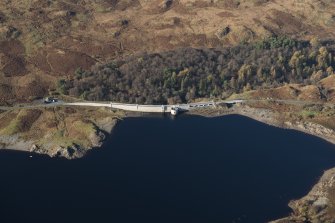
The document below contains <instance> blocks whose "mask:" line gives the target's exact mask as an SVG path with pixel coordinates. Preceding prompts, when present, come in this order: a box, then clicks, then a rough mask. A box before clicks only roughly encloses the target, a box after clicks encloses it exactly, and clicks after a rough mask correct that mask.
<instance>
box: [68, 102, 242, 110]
mask: <svg viewBox="0 0 335 223" xmlns="http://www.w3.org/2000/svg"><path fill="white" fill-rule="evenodd" d="M242 102H243V100H231V101H221V102H213V101H210V102H197V103H190V104H176V105H139V104H123V103H114V102H112V103H101V102H74V103H65V104H64V105H72V106H88V107H108V108H112V109H121V110H125V111H134V112H152V113H165V112H171V108H173V107H178V109H180V110H181V111H189V110H192V109H197V108H206V107H215V106H216V105H217V104H221V103H225V104H237V103H242Z"/></svg>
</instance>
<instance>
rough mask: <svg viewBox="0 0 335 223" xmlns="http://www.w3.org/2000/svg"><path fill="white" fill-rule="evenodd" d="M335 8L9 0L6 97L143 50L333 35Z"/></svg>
mask: <svg viewBox="0 0 335 223" xmlns="http://www.w3.org/2000/svg"><path fill="white" fill-rule="evenodd" d="M334 9H335V3H334V2H333V1H331V0H322V1H321V0H318V1H315V0H299V1H298V0H293V1H292V0H283V1H278V0H277V1H275V0H252V1H246V0H216V1H213V0H211V1H210V0H198V1H197V0H150V1H149V0H135V1H133V0H94V1H87V0H49V1H44V0H30V1H26V0H6V1H1V2H0V102H1V103H2V104H3V103H5V102H6V103H11V102H14V101H18V100H19V101H26V100H32V99H34V98H35V97H36V96H37V97H41V96H45V95H47V94H48V91H49V90H50V89H51V90H52V89H55V88H56V84H55V83H56V82H57V80H59V79H61V78H64V77H67V76H72V75H74V73H75V71H76V70H77V68H79V67H81V68H83V69H89V68H90V67H91V66H92V65H94V64H95V63H96V62H106V61H109V60H110V59H115V58H122V57H124V56H126V55H132V54H135V53H137V52H143V51H146V52H160V51H166V50H173V49H178V48H182V47H183V48H184V47H197V48H198V47H222V46H230V45H236V44H240V43H245V42H255V41H258V40H260V39H263V38H265V37H268V36H273V35H277V36H283V35H285V36H288V37H290V38H294V39H300V40H310V39H311V38H312V37H315V36H316V37H318V38H320V39H324V40H326V39H330V38H332V37H333V36H334V34H335V14H334Z"/></svg>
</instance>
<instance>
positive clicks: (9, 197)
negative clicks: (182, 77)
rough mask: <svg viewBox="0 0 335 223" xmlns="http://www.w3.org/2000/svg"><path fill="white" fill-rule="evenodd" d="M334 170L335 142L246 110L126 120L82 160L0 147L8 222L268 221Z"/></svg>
mask: <svg viewBox="0 0 335 223" xmlns="http://www.w3.org/2000/svg"><path fill="white" fill-rule="evenodd" d="M30 155H33V157H32V158H30V157H29V156H30ZM332 167H335V146H334V145H332V144H329V143H327V142H325V141H323V140H321V139H319V138H316V137H312V136H309V135H306V134H304V133H301V132H297V131H291V130H284V129H279V128H275V127H271V126H268V125H265V124H262V123H259V122H256V121H254V120H251V119H249V118H245V117H241V116H235V115H233V116H226V117H219V118H210V119H208V118H203V117H196V116H185V115H184V116H180V117H178V118H176V119H170V118H167V117H166V118H163V117H140V118H127V119H125V120H124V121H122V122H120V124H119V125H118V126H117V127H116V129H115V131H114V132H113V134H112V136H111V137H110V138H109V139H108V140H107V142H106V143H105V146H104V147H103V148H100V149H97V150H94V151H92V152H90V154H88V155H87V156H86V157H85V158H83V159H79V160H72V161H68V160H64V159H59V158H57V159H52V158H49V157H46V156H41V155H35V154H28V153H20V152H10V151H0V222H1V223H7V222H8V223H15V222H20V223H21V222H25V223H30V222H33V223H35V222H60V223H63V222H98V223H100V222H101V223H103V222H113V223H124V222H127V223H128V222H131V223H135V222H155V223H160V222H162V223H165V222H166V223H170V222H174V223H176V222H177V223H179V222H180V223H181V222H182V223H185V222H192V223H197V222H199V223H200V222H201V223H204V222H248V223H249V222H255V223H257V222H266V221H269V220H274V219H276V218H280V217H284V216H285V215H287V214H289V212H290V209H289V208H288V206H287V204H288V202H289V201H290V200H291V199H295V198H300V197H302V196H304V195H305V194H306V193H307V192H308V191H309V190H310V189H311V187H312V186H313V185H314V184H315V183H316V182H317V181H318V179H319V177H320V176H321V175H322V174H323V171H324V170H326V169H329V168H332Z"/></svg>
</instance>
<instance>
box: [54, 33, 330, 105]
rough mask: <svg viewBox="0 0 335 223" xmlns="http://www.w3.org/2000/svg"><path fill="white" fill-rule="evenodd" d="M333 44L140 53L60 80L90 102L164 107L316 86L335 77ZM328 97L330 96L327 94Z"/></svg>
mask: <svg viewBox="0 0 335 223" xmlns="http://www.w3.org/2000/svg"><path fill="white" fill-rule="evenodd" d="M332 47H333V45H332V44H331V43H329V42H328V43H325V42H324V43H320V42H319V41H318V40H317V39H313V40H311V41H310V42H301V41H295V40H292V39H289V38H286V37H272V38H269V39H266V40H263V41H260V42H257V43H254V44H241V45H239V46H235V47H231V48H222V49H193V48H185V49H178V50H174V51H169V52H162V53H153V54H147V53H143V54H138V55H134V56H131V57H128V58H126V59H123V60H115V61H112V62H110V63H108V64H103V65H95V66H94V67H93V68H92V69H91V70H90V71H85V70H82V69H78V70H77V71H76V73H75V76H74V77H73V78H72V79H68V80H61V81H60V82H59V84H58V87H59V89H60V91H61V92H62V93H64V94H68V95H71V96H76V97H81V98H83V99H85V100H92V101H94V100H99V101H102V100H109V101H116V102H127V103H144V104H162V103H164V104H165V103H180V102H187V101H191V100H193V99H195V98H199V97H206V98H210V97H227V96H229V95H231V94H232V93H240V92H243V91H247V90H251V89H257V88H269V87H276V86H280V85H283V84H285V83H305V84H309V83H314V84H316V83H317V82H318V81H319V80H320V79H322V78H324V77H326V76H328V75H331V74H333V73H334V71H333V70H334V69H333V68H334V67H335V58H334V52H333V50H332V49H333V48H332ZM325 94H326V92H325Z"/></svg>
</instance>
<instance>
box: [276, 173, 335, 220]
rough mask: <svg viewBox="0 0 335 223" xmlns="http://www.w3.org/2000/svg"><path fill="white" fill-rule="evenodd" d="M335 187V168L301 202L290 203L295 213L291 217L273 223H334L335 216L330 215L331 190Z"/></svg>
mask: <svg viewBox="0 0 335 223" xmlns="http://www.w3.org/2000/svg"><path fill="white" fill-rule="evenodd" d="M334 186H335V168H334V169H331V170H328V171H326V172H325V173H324V175H323V176H322V177H321V179H320V181H319V182H318V183H317V184H316V185H315V186H314V187H313V189H312V190H311V191H310V192H309V193H308V194H307V195H306V196H305V197H303V198H301V199H300V200H295V201H291V202H290V203H289V206H290V208H292V210H293V213H292V214H291V216H289V217H286V218H283V219H279V220H275V221H272V222H271V223H293V222H312V223H314V222H315V223H316V222H334V221H335V218H334V216H331V215H330V214H329V208H331V207H332V202H331V200H332V199H333V198H332V199H331V197H330V190H332V189H334Z"/></svg>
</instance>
